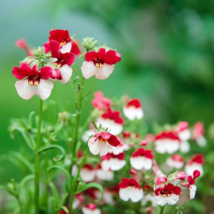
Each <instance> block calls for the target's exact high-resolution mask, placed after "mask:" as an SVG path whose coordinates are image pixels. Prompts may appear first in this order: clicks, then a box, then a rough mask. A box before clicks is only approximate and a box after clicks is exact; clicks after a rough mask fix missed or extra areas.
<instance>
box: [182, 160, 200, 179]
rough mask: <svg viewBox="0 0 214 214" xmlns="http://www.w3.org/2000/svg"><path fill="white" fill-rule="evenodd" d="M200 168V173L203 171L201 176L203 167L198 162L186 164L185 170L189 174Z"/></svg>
mask: <svg viewBox="0 0 214 214" xmlns="http://www.w3.org/2000/svg"><path fill="white" fill-rule="evenodd" d="M196 169H197V170H198V171H200V173H201V176H202V175H203V167H202V165H201V164H197V163H193V164H186V166H185V172H186V174H187V176H188V175H191V176H192V175H193V172H194V171H195V170H196Z"/></svg>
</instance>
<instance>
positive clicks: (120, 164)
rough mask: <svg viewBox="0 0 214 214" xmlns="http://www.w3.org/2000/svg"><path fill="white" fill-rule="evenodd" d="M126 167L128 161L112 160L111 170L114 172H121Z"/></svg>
mask: <svg viewBox="0 0 214 214" xmlns="http://www.w3.org/2000/svg"><path fill="white" fill-rule="evenodd" d="M125 165H126V161H125V160H119V159H116V158H111V159H110V169H111V170H112V171H117V170H120V169H122V168H123V167H124V166H125Z"/></svg>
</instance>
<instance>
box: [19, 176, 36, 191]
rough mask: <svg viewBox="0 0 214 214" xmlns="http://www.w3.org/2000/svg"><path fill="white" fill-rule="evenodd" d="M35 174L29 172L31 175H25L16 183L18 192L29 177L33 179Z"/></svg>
mask: <svg viewBox="0 0 214 214" xmlns="http://www.w3.org/2000/svg"><path fill="white" fill-rule="evenodd" d="M34 178H35V175H33V174H31V175H27V176H26V177H24V178H23V179H22V180H21V182H20V183H19V185H18V193H20V191H21V190H22V189H25V188H24V185H25V184H26V183H27V182H28V181H29V180H31V179H34Z"/></svg>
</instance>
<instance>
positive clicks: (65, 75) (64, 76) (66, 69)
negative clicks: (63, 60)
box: [59, 64, 73, 84]
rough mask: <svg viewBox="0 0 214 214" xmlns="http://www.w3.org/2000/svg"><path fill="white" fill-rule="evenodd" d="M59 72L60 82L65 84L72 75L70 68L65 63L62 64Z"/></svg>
mask: <svg viewBox="0 0 214 214" xmlns="http://www.w3.org/2000/svg"><path fill="white" fill-rule="evenodd" d="M59 70H60V72H61V77H62V79H61V80H60V82H61V83H63V84H65V83H67V82H68V81H69V79H70V78H71V75H72V71H73V70H72V68H71V67H70V66H68V65H67V64H65V65H63V66H62V67H61V68H60V69H59Z"/></svg>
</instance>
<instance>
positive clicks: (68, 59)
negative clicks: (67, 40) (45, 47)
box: [49, 41, 75, 83]
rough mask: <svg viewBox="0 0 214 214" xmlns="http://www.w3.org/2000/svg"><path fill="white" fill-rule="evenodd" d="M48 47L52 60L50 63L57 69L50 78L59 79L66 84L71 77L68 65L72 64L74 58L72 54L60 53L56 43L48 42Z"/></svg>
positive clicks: (70, 69)
mask: <svg viewBox="0 0 214 214" xmlns="http://www.w3.org/2000/svg"><path fill="white" fill-rule="evenodd" d="M49 45H50V51H51V56H52V58H53V60H52V62H53V63H54V64H55V65H56V67H57V68H58V69H56V75H55V76H53V77H52V78H53V79H59V80H60V81H61V82H62V83H67V82H68V81H69V79H70V77H71V75H72V68H71V67H70V65H72V64H73V63H74V61H75V56H74V55H73V54H72V53H61V52H60V45H59V43H58V42H56V41H50V43H49ZM58 71H60V72H58ZM59 74H60V75H59Z"/></svg>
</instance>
